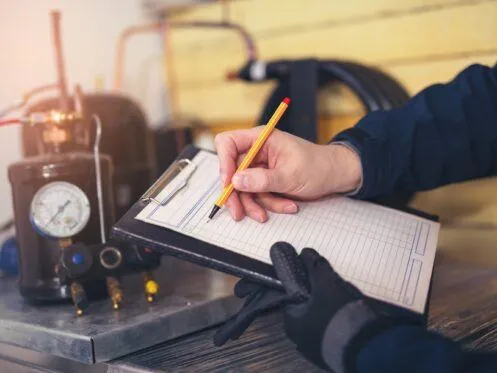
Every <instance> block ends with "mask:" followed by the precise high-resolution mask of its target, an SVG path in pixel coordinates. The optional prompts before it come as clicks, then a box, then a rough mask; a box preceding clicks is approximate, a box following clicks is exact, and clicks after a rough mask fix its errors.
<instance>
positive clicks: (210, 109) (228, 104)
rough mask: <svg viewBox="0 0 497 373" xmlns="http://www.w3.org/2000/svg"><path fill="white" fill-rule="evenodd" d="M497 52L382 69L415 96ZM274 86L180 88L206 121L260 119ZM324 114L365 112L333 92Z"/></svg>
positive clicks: (186, 104)
mask: <svg viewBox="0 0 497 373" xmlns="http://www.w3.org/2000/svg"><path fill="white" fill-rule="evenodd" d="M496 61H497V53H496V54H492V55H488V56H483V57H478V58H475V57H473V58H472V57H463V58H457V59H452V60H442V61H433V62H425V63H419V64H409V65H399V66H391V67H381V68H382V69H383V70H384V71H385V72H387V73H388V74H391V75H392V76H393V77H395V78H396V79H398V80H399V82H400V83H401V84H403V85H404V86H405V87H406V88H407V89H408V91H409V92H410V93H411V94H415V93H417V92H418V91H420V90H421V89H423V88H425V87H427V86H429V85H431V84H435V83H440V82H445V81H447V80H450V79H452V78H453V77H454V76H455V75H456V74H457V73H459V72H460V71H461V70H462V69H464V68H465V67H467V66H469V65H470V64H473V63H482V64H484V65H493V64H494V63H495V62H496ZM272 86H273V85H272V83H263V84H249V83H241V82H225V81H219V82H216V81H214V82H210V83H209V82H207V83H206V84H198V85H195V84H192V85H190V86H187V87H186V88H185V87H181V86H180V88H181V89H180V105H181V111H182V112H186V113H191V114H195V115H199V116H201V117H202V118H205V119H206V120H214V121H217V120H223V119H231V120H239V119H242V120H246V119H255V118H256V117H258V116H259V113H260V111H261V110H262V106H263V105H264V103H265V101H266V100H267V98H268V96H269V93H270V92H271V87H272ZM320 107H321V109H322V110H323V109H326V111H324V112H323V114H326V115H337V114H340V115H343V114H347V113H354V114H357V113H359V112H361V110H362V105H360V103H359V101H358V100H357V98H356V97H355V96H354V95H352V93H351V92H350V91H347V90H344V89H343V88H342V89H336V88H335V89H333V90H331V91H328V92H326V93H323V94H322V95H321V97H320Z"/></svg>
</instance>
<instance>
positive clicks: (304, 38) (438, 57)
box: [172, 0, 497, 132]
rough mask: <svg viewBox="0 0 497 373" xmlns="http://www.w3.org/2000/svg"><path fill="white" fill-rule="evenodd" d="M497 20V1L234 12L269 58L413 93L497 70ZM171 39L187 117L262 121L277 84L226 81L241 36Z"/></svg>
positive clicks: (251, 0)
mask: <svg viewBox="0 0 497 373" xmlns="http://www.w3.org/2000/svg"><path fill="white" fill-rule="evenodd" d="M222 13H223V11H222V3H220V2H218V3H213V4H209V5H202V6H198V7H196V8H194V9H192V10H191V11H188V12H186V13H184V14H181V15H179V16H176V17H175V19H177V20H220V19H221V17H222ZM496 15H497V1H495V0H493V1H490V0H487V1H472V0H400V1H399V0H376V1H371V0H349V1H338V0H328V1H326V0H306V1H303V0H287V1H282V0H235V1H232V2H231V3H230V8H229V18H230V20H231V21H232V22H235V23H238V24H241V25H243V26H244V27H246V29H247V30H248V31H249V32H250V33H251V35H253V37H254V39H255V41H256V43H257V47H258V49H259V53H260V57H261V59H275V58H285V57H289V58H292V57H295V58H299V57H304V56H315V57H320V58H340V59H350V60H356V61H359V62H361V63H365V64H371V65H375V66H378V67H380V68H381V69H383V70H384V71H386V72H388V73H390V74H392V75H393V76H394V77H395V78H397V79H398V80H399V81H400V82H401V83H402V84H404V85H405V87H406V88H407V89H408V90H409V92H410V93H411V94H414V93H416V92H418V91H419V90H421V89H423V88H424V87H426V86H427V85H429V84H432V83H434V82H440V81H445V80H447V79H450V78H451V77H453V76H454V75H455V74H456V73H457V72H458V71H460V70H461V69H462V68H464V67H465V66H467V65H469V64H471V63H475V62H479V63H484V64H493V63H495V61H497V21H496V18H495V16H496ZM172 37H173V46H174V61H175V69H176V72H177V77H178V78H177V79H178V85H179V97H180V98H179V102H180V108H181V111H182V112H184V113H187V114H193V115H198V116H200V117H201V118H203V119H205V120H208V121H210V122H211V123H219V122H226V124H230V122H231V123H240V122H241V123H244V122H246V121H249V122H250V121H253V120H254V118H256V117H257V115H258V113H259V111H260V109H261V106H262V104H263V102H264V100H265V98H266V97H267V95H268V93H269V91H270V87H271V85H270V84H255V85H253V84H247V83H243V82H227V81H226V79H225V75H226V73H227V72H228V71H229V70H230V69H233V68H237V67H240V66H241V64H242V63H243V61H244V54H243V49H242V46H241V43H240V42H239V39H238V38H237V36H236V35H234V34H231V33H230V32H226V31H217V30H212V31H209V30H202V31H198V30H194V31H190V30H173V34H172ZM336 101H337V100H334V102H335V105H334V107H333V112H334V113H335V115H337V116H343V115H348V114H358V107H357V105H354V104H351V103H350V100H344V99H339V100H338V103H336ZM343 122H344V121H343V120H342V121H339V126H340V127H341V126H342V124H343ZM332 132H335V131H332Z"/></svg>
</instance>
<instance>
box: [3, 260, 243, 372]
mask: <svg viewBox="0 0 497 373" xmlns="http://www.w3.org/2000/svg"><path fill="white" fill-rule="evenodd" d="M155 274H156V277H157V281H158V282H159V284H160V286H161V292H160V293H159V295H158V297H157V300H156V302H155V303H152V304H149V303H147V302H146V300H145V296H144V294H143V287H142V284H143V279H142V278H141V277H139V276H130V277H127V278H125V279H124V282H123V287H124V299H125V300H124V303H123V304H122V308H121V309H120V310H118V311H114V310H113V309H112V304H111V303H110V301H109V300H103V301H98V302H95V303H92V304H91V305H90V307H89V308H88V309H87V310H86V311H85V314H84V315H83V316H81V317H77V316H76V315H75V312H74V311H75V310H74V308H73V306H72V305H71V304H69V303H68V304H62V305H51V306H34V305H31V304H29V303H28V302H26V301H25V300H24V299H23V298H22V297H21V296H20V294H19V292H18V290H17V286H16V283H15V280H14V279H0V300H1V303H0V342H3V343H8V344H13V345H16V346H19V347H24V348H27V349H30V350H34V351H38V352H43V353H48V354H52V355H55V356H60V357H64V358H68V359H71V360H75V361H80V362H84V363H95V362H97V363H98V362H103V361H108V360H111V359H115V358H117V357H119V356H123V355H126V354H129V353H132V352H135V351H137V350H139V349H142V348H146V347H150V346H153V345H156V344H158V343H160V342H164V341H167V340H169V339H172V338H176V337H178V336H181V335H184V334H188V333H192V332H194V331H197V330H201V329H203V328H206V327H208V326H210V325H213V324H216V323H219V322H221V321H224V320H225V319H226V318H227V317H229V315H231V314H232V313H233V312H234V311H235V310H236V308H237V306H238V304H239V301H238V299H235V298H234V297H232V295H231V294H232V289H233V283H234V281H235V278H233V277H230V276H227V275H224V274H222V273H219V272H216V271H213V270H209V269H205V268H201V267H198V266H196V265H193V264H190V263H187V262H183V261H180V260H177V259H174V258H163V263H162V265H161V267H160V268H159V269H158V270H156V271H155Z"/></svg>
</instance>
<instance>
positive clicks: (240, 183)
mask: <svg viewBox="0 0 497 373" xmlns="http://www.w3.org/2000/svg"><path fill="white" fill-rule="evenodd" d="M231 181H232V182H233V185H234V186H235V188H236V189H247V188H248V177H247V176H244V175H240V174H235V176H233V179H231Z"/></svg>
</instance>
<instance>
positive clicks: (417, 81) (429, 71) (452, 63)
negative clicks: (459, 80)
mask: <svg viewBox="0 0 497 373" xmlns="http://www.w3.org/2000/svg"><path fill="white" fill-rule="evenodd" d="M496 62H497V53H493V54H489V55H484V56H473V57H460V58H453V59H450V60H439V61H437V60H434V61H429V62H424V63H420V64H407V65H393V66H388V65H387V66H383V67H382V69H383V70H384V71H385V72H387V73H389V74H391V75H392V76H393V77H395V78H396V79H397V80H398V81H399V82H400V83H401V84H402V85H404V86H405V87H406V88H407V89H408V91H409V92H410V93H411V94H415V93H417V92H419V91H420V90H422V89H424V88H426V87H427V86H428V85H431V84H434V83H443V82H446V81H448V80H451V79H453V78H454V77H455V76H456V75H457V74H458V73H460V72H461V71H462V70H463V69H465V68H466V67H468V66H469V65H472V64H474V63H479V64H483V65H485V66H493V65H494V64H495V63H496Z"/></svg>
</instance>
